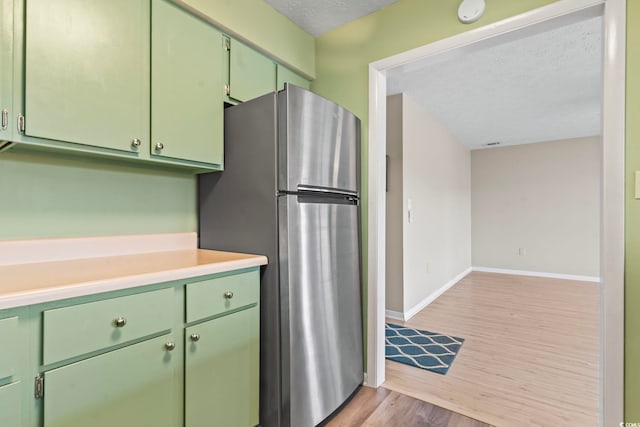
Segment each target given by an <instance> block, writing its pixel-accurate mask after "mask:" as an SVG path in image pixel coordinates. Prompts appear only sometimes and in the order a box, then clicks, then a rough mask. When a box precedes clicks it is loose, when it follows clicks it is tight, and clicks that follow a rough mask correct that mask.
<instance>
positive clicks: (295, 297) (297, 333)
mask: <svg viewBox="0 0 640 427" xmlns="http://www.w3.org/2000/svg"><path fill="white" fill-rule="evenodd" d="M356 203H357V200H354V199H353V198H349V197H344V198H343V199H342V201H340V199H336V198H322V197H304V196H297V195H286V196H280V197H279V198H278V204H279V207H278V209H279V218H280V219H279V222H280V237H279V241H280V282H281V284H280V292H281V295H280V297H281V310H282V311H281V318H282V323H281V325H282V335H281V345H282V349H283V350H282V357H283V360H282V370H283V390H282V392H283V425H290V426H295V427H311V426H315V425H316V424H318V423H320V422H321V421H322V420H323V419H324V418H326V417H327V416H328V415H330V414H331V413H332V412H333V411H335V410H336V409H337V408H338V407H339V406H340V405H341V404H342V403H343V402H344V401H345V400H346V399H347V398H348V397H349V396H350V395H351V393H353V391H354V390H355V389H356V388H357V387H358V385H359V384H361V383H362V380H363V355H362V317H361V316H362V314H361V313H362V310H361V307H362V305H361V304H362V303H361V296H360V263H359V245H358V241H359V231H358V215H359V212H358V210H359V209H358V206H357V204H356ZM287 417H290V420H287V419H286V418H287ZM287 421H288V422H287Z"/></svg>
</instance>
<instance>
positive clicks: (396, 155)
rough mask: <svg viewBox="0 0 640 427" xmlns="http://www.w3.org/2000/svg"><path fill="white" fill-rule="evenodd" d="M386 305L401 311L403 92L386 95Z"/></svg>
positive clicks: (402, 307) (402, 290)
mask: <svg viewBox="0 0 640 427" xmlns="http://www.w3.org/2000/svg"><path fill="white" fill-rule="evenodd" d="M387 162H388V163H387V165H388V169H387V206H386V227H385V233H386V242H387V243H386V244H387V247H386V253H387V262H386V276H385V279H386V308H387V310H392V311H395V312H400V313H402V312H404V289H403V282H404V276H403V273H402V268H403V266H402V262H403V261H402V260H403V257H402V254H403V252H402V245H403V242H402V228H403V219H404V209H403V202H402V169H403V168H402V95H393V96H389V97H388V98H387Z"/></svg>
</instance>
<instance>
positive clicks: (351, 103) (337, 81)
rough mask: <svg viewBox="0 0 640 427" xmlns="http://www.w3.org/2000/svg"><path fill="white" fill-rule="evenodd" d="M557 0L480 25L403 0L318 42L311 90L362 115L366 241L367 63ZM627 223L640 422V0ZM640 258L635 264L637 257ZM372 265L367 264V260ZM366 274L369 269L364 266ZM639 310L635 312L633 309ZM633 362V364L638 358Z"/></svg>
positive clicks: (440, 6)
mask: <svg viewBox="0 0 640 427" xmlns="http://www.w3.org/2000/svg"><path fill="white" fill-rule="evenodd" d="M553 2H554V0H520V1H513V0H488V1H487V9H486V13H485V15H484V16H483V17H482V18H481V19H480V20H479V21H478V22H476V23H475V24H472V25H464V24H461V23H459V22H458V20H457V7H458V5H459V2H457V1H438V0H401V1H400V2H398V3H395V4H392V5H391V6H389V7H387V8H385V9H383V10H381V11H378V12H376V13H373V14H371V15H368V16H365V17H363V18H360V19H358V20H356V21H354V22H351V23H349V24H346V25H344V26H342V27H339V28H337V29H335V30H333V31H331V32H329V33H327V34H324V35H322V36H320V37H318V38H317V39H316V80H315V81H314V82H313V84H312V89H313V90H314V91H315V92H317V93H319V94H320V95H323V96H325V97H327V98H329V99H332V100H334V101H336V102H338V103H340V104H342V105H344V106H345V107H347V108H348V109H350V110H351V111H353V112H354V113H355V114H356V115H357V116H358V117H360V119H362V127H363V140H362V142H363V147H362V156H363V170H362V173H363V175H362V176H363V194H364V195H365V197H364V199H365V200H364V203H363V229H364V232H363V240H364V243H365V247H364V249H365V254H364V255H365V263H366V242H367V231H366V230H367V209H366V206H367V204H366V194H367V181H366V177H367V174H368V166H367V157H368V141H367V126H368V84H369V83H368V64H369V63H370V62H373V61H376V60H379V59H382V58H386V57H388V56H391V55H394V54H397V53H400V52H404V51H406V50H409V49H412V48H415V47H418V46H422V45H424V44H427V43H430V42H433V41H436V40H440V39H443V38H446V37H449V36H452V35H454V34H457V33H461V32H464V31H468V30H470V29H473V28H476V27H478V26H484V25H487V24H490V23H492V22H495V21H498V20H501V19H505V18H508V17H510V16H514V15H517V14H519V13H522V12H525V11H528V10H531V9H534V8H537V7H540V6H544V5H547V4H550V3H553ZM628 7H629V10H628V15H627V16H628V23H629V29H628V36H627V43H628V44H629V46H628V53H627V59H628V70H627V84H628V88H627V108H628V110H627V123H628V125H627V156H626V157H627V166H626V167H627V206H626V208H627V223H626V227H627V230H626V240H627V242H626V250H627V252H626V285H625V286H626V360H627V361H628V363H627V364H626V373H625V377H626V384H625V388H626V393H625V396H626V414H625V415H626V419H627V421H629V422H631V421H635V422H638V421H640V405H638V404H637V401H638V396H640V364H638V363H637V361H638V360H640V334H639V333H638V330H640V310H638V309H637V308H636V307H635V306H636V305H637V304H638V302H639V301H640V262H639V261H638V260H640V221H639V220H638V218H639V217H640V201H636V200H634V199H633V195H632V193H633V180H632V175H633V171H635V170H640V105H638V101H639V100H640V78H639V77H638V76H640V28H638V26H637V23H638V22H640V2H639V1H636V0H632V1H629V2H628ZM633 260H635V262H634V261H633ZM365 269H366V265H365ZM365 271H366V270H365ZM634 310H635V311H634ZM632 361H635V362H632Z"/></svg>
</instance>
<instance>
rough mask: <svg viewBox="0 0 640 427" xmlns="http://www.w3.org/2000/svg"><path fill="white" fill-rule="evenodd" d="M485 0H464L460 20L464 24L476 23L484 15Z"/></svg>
mask: <svg viewBox="0 0 640 427" xmlns="http://www.w3.org/2000/svg"><path fill="white" fill-rule="evenodd" d="M484 8H485V3H484V0H463V1H462V3H460V7H459V8H458V19H460V22H462V23H463V24H471V23H473V22H476V21H477V20H478V19H480V17H481V16H482V14H483V13H484Z"/></svg>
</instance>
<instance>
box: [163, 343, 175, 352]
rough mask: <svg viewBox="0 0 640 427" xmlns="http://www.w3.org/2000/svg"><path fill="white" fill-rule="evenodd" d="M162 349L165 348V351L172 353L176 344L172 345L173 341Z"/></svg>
mask: <svg viewBox="0 0 640 427" xmlns="http://www.w3.org/2000/svg"><path fill="white" fill-rule="evenodd" d="M164 348H166V349H167V351H173V350H174V349H175V348H176V343H174V342H173V341H169V342H168V343H166V344H165V345H164Z"/></svg>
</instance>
